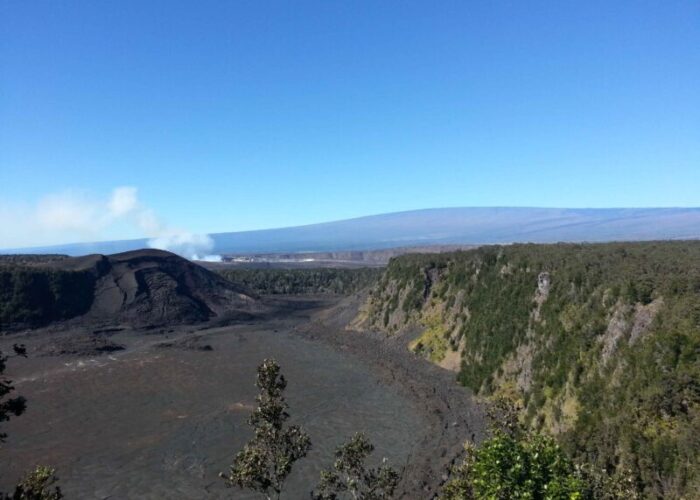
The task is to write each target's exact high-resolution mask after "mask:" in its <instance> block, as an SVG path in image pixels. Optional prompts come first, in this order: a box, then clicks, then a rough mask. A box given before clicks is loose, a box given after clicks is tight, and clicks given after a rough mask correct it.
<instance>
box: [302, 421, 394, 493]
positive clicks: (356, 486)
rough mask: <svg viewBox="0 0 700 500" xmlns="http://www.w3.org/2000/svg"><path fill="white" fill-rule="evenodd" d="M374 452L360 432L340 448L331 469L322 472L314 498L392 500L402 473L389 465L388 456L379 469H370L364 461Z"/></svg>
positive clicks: (370, 444)
mask: <svg viewBox="0 0 700 500" xmlns="http://www.w3.org/2000/svg"><path fill="white" fill-rule="evenodd" d="M372 451H374V446H373V445H372V443H370V442H369V440H368V439H367V437H366V436H365V435H364V434H362V433H358V434H355V436H354V437H353V438H352V439H351V440H350V441H348V442H347V443H345V444H344V445H341V446H340V447H338V449H337V450H336V452H335V456H336V461H335V463H334V464H333V469H332V470H325V471H322V472H321V481H320V483H319V485H318V487H317V491H316V492H315V493H314V494H312V497H313V498H314V500H338V499H341V498H352V499H354V500H389V499H390V498H392V496H393V494H394V490H395V489H396V485H397V484H398V482H399V474H398V472H396V471H395V470H394V469H392V468H391V467H389V465H387V463H386V459H383V460H382V465H380V466H379V467H377V468H376V469H367V468H366V466H365V460H366V459H367V457H368V456H369V455H370V454H371V453H372Z"/></svg>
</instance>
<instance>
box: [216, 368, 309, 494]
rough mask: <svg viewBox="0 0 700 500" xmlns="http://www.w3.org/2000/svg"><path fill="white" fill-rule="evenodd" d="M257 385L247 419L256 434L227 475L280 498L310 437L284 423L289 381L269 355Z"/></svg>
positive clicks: (231, 481) (234, 481)
mask: <svg viewBox="0 0 700 500" xmlns="http://www.w3.org/2000/svg"><path fill="white" fill-rule="evenodd" d="M256 385H257V387H258V389H260V394H259V395H258V396H257V398H256V401H257V403H258V407H257V408H256V409H255V410H254V411H253V413H252V414H251V416H250V418H249V419H248V423H249V424H250V425H251V426H253V428H254V431H255V436H254V437H253V439H252V440H251V441H250V442H249V443H248V444H246V445H245V447H244V448H243V450H242V451H240V452H239V453H238V454H237V455H236V457H235V458H234V460H233V464H232V465H231V468H230V471H229V475H228V476H225V475H224V474H222V477H224V478H225V479H226V483H227V484H228V485H229V486H238V487H240V488H247V489H251V490H255V491H259V492H261V493H263V494H265V496H266V497H267V498H268V499H270V498H279V496H280V494H281V492H282V488H283V485H284V481H285V479H286V478H287V476H288V475H289V473H290V472H291V470H292V465H293V464H294V462H296V461H297V460H299V459H300V458H302V457H305V456H306V454H307V453H308V451H309V449H310V448H311V440H310V439H309V436H308V435H307V434H306V432H305V431H304V430H303V429H302V428H301V427H299V426H296V425H292V426H289V427H286V426H285V422H286V421H287V419H288V418H289V414H288V413H287V407H288V406H287V403H286V402H285V400H284V396H283V392H284V389H285V388H286V387H287V381H286V380H285V378H284V376H283V375H281V374H280V367H279V365H278V364H277V363H276V362H275V361H274V360H272V359H266V360H264V361H263V363H262V364H261V365H260V366H259V367H258V377H257V382H256Z"/></svg>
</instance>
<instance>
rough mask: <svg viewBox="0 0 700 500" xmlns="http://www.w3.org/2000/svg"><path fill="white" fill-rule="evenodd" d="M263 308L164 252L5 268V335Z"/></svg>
mask: <svg viewBox="0 0 700 500" xmlns="http://www.w3.org/2000/svg"><path fill="white" fill-rule="evenodd" d="M0 264H1V263H0ZM261 307H262V306H260V304H259V303H258V301H257V300H256V298H255V297H254V296H252V295H251V294H250V293H249V292H248V291H247V289H246V288H244V287H242V286H239V285H236V284H234V283H231V282H230V281H227V280H226V279H224V278H223V277H221V276H219V275H217V274H216V273H213V272H211V271H208V270H207V269H204V268H203V267H200V266H198V265H196V264H194V263H192V262H189V261H188V260H185V259H183V258H181V257H178V256H177V255H174V254H171V253H169V252H163V251H160V250H138V251H133V252H126V253H121V254H115V255H109V256H105V255H87V256H84V257H74V258H65V259H55V260H46V261H41V262H37V263H34V262H31V261H29V262H25V261H22V262H20V263H19V264H17V263H5V264H4V265H0V332H4V331H11V330H13V329H18V328H31V327H37V326H44V325H47V324H50V323H52V322H56V321H64V320H69V319H73V318H75V319H76V321H79V322H80V324H82V325H84V326H85V325H89V324H95V325H99V324H122V325H126V326H133V327H150V326H161V325H174V324H187V323H197V322H201V321H206V320H209V319H211V318H213V317H215V316H222V315H233V316H235V315H236V314H241V313H244V314H248V313H251V312H254V311H256V310H259V309H261Z"/></svg>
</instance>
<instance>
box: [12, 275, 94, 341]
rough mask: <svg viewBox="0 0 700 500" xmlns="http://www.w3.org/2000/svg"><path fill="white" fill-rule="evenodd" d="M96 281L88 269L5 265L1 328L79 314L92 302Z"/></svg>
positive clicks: (46, 321)
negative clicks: (71, 269) (75, 269)
mask: <svg viewBox="0 0 700 500" xmlns="http://www.w3.org/2000/svg"><path fill="white" fill-rule="evenodd" d="M94 284H95V277H94V276H93V275H92V274H91V273H89V272H87V271H63V270H57V269H49V268H43V267H32V266H22V265H7V264H5V265H2V266H0V331H1V330H6V329H9V328H11V327H14V326H41V325H44V324H46V323H49V322H50V321H53V320H57V319H68V318H72V317H74V316H79V315H80V314H83V313H85V312H87V310H88V309H89V308H90V305H91V304H92V299H93V289H94Z"/></svg>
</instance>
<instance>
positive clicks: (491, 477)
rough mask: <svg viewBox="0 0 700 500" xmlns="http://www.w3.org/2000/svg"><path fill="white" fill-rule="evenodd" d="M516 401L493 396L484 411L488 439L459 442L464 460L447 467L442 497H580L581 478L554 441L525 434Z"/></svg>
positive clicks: (546, 499) (558, 499) (582, 490)
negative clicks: (489, 432)
mask: <svg viewBox="0 0 700 500" xmlns="http://www.w3.org/2000/svg"><path fill="white" fill-rule="evenodd" d="M519 411H520V407H519V405H517V404H516V403H514V402H513V401H511V400H510V399H507V398H494V400H492V402H491V405H490V406H489V408H488V410H487V414H488V416H489V418H490V420H491V422H492V427H491V436H490V437H489V439H487V440H485V441H484V442H483V443H481V445H480V446H475V445H474V444H472V443H467V444H466V445H465V457H464V460H463V461H462V462H461V463H459V464H458V465H456V466H455V467H453V468H452V470H451V475H450V480H449V481H448V482H447V483H446V484H445V486H444V488H443V490H442V495H441V499H442V500H482V499H489V500H501V499H502V500H508V499H512V498H521V499H528V500H576V499H583V498H585V496H586V495H585V493H586V488H585V482H584V481H583V480H582V477H581V474H580V473H579V471H578V470H577V469H576V467H575V466H574V464H573V462H572V461H571V460H569V458H568V457H567V456H566V454H565V453H564V451H563V450H562V449H561V448H560V447H559V445H558V444H557V442H556V441H555V440H554V439H553V438H551V437H549V436H545V435H542V434H534V433H529V432H527V430H526V429H525V428H524V427H523V426H522V425H521V423H520V421H519V418H518V414H519Z"/></svg>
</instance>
